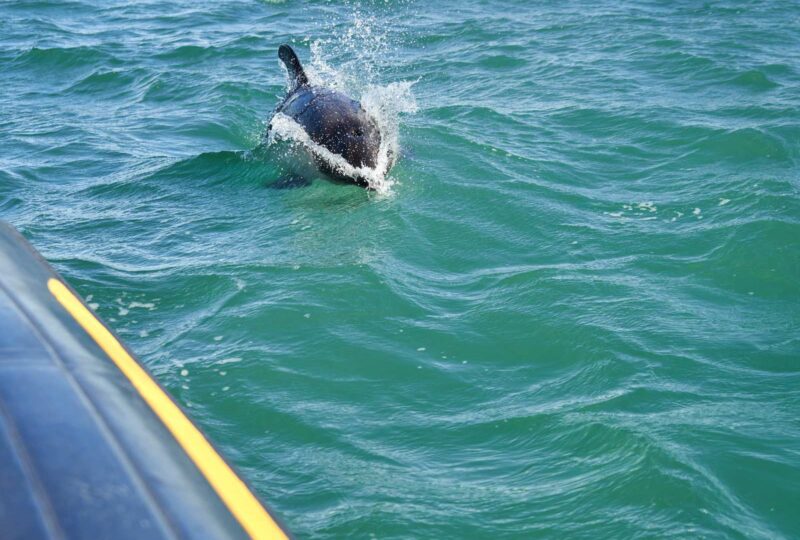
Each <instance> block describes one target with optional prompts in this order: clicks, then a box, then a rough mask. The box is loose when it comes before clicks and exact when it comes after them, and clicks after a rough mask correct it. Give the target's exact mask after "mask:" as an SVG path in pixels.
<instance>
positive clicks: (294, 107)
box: [278, 86, 381, 167]
mask: <svg viewBox="0 0 800 540" xmlns="http://www.w3.org/2000/svg"><path fill="white" fill-rule="evenodd" d="M278 111H279V112H281V113H283V114H285V115H286V116H289V117H290V118H292V119H293V120H294V121H295V122H297V123H298V124H300V125H301V126H303V129H304V130H305V131H306V133H307V134H308V136H309V137H310V138H311V140H312V141H314V142H315V143H317V144H320V145H322V146H324V147H326V148H327V149H328V150H330V151H331V152H333V153H335V154H339V155H343V156H345V157H350V156H353V157H354V158H355V157H356V156H357V157H358V158H360V159H358V161H359V162H358V163H353V164H354V165H356V166H359V167H361V166H368V167H374V166H375V161H376V159H375V158H376V157H377V156H376V150H377V148H378V147H379V146H380V140H381V139H380V131H379V130H378V127H377V125H376V124H375V122H374V121H373V120H372V119H371V118H370V117H369V115H367V113H366V112H365V111H364V109H362V107H361V104H360V103H359V102H358V101H356V100H354V99H351V98H349V97H347V96H345V95H344V94H341V93H339V92H336V91H334V90H329V89H327V88H320V87H315V86H301V87H300V88H298V89H296V90H295V91H294V92H292V93H291V94H290V95H289V96H288V97H287V98H286V100H285V101H284V102H283V104H282V105H281V107H280V108H279V109H278Z"/></svg>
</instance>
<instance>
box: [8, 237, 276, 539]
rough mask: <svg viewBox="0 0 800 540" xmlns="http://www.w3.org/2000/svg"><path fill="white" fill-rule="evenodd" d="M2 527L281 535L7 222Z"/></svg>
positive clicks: (62, 534) (24, 532) (126, 535)
mask: <svg viewBox="0 0 800 540" xmlns="http://www.w3.org/2000/svg"><path fill="white" fill-rule="evenodd" d="M0 537H2V538H3V539H17V538H18V539H26V540H27V539H38V538H47V539H51V538H57V539H60V538H69V539H73V538H74V539H92V540H94V539H98V538H109V539H114V540H123V539H134V538H135V539H173V538H186V539H201V538H203V539H205V538H209V539H210V538H286V537H287V534H286V533H285V531H284V530H283V529H282V528H281V527H280V526H279V525H277V524H276V522H275V520H274V519H273V518H272V516H270V514H269V513H268V512H267V511H266V510H265V509H264V507H263V505H262V504H261V503H260V502H259V501H258V500H257V499H256V498H255V497H254V496H253V494H252V492H251V491H250V489H249V488H248V487H247V486H246V485H245V484H244V483H243V482H242V481H241V480H240V479H239V477H238V476H237V475H236V473H234V472H233V470H232V469H231V468H230V467H229V466H228V465H227V463H226V462H225V461H224V460H223V459H222V458H221V457H220V456H219V454H218V453H217V452H216V451H215V450H214V448H213V447H212V446H211V445H210V444H209V443H208V441H207V440H206V438H205V437H204V436H203V435H202V433H201V432H200V431H198V430H197V428H196V427H195V426H194V425H193V424H192V423H191V421H190V420H188V418H187V417H186V416H185V415H184V414H183V412H182V411H181V409H180V408H179V407H178V406H177V405H176V404H175V402H174V401H173V400H172V399H171V398H170V397H169V396H168V394H167V393H166V392H165V391H164V390H163V389H162V388H161V387H160V386H158V384H157V383H155V381H154V380H153V379H152V378H151V377H150V376H149V375H148V373H147V371H146V370H144V368H142V366H141V365H140V364H139V363H138V362H137V361H136V360H135V359H134V358H133V356H132V355H131V354H130V353H129V352H128V351H127V350H126V349H125V348H124V347H123V346H122V345H120V343H119V340H118V339H117V338H116V337H115V336H114V335H113V333H111V332H110V331H109V330H108V329H107V328H106V327H105V326H104V325H103V324H102V323H101V322H99V321H98V319H97V318H96V316H95V315H93V314H92V312H91V311H90V310H89V309H88V308H87V307H86V306H85V305H84V304H83V302H82V301H81V300H80V299H79V297H78V296H77V294H76V293H74V292H73V291H72V290H71V289H70V288H69V287H67V286H66V285H64V283H63V282H62V281H61V279H60V278H59V276H58V275H57V274H56V273H55V271H54V270H53V269H52V268H50V267H49V266H48V265H47V263H45V262H44V260H43V259H42V258H41V257H40V256H39V255H38V254H37V253H36V252H35V250H34V249H33V248H32V247H31V246H30V245H29V244H28V243H27V242H26V241H25V240H24V239H23V238H22V236H20V235H19V234H18V233H17V232H16V231H15V230H14V229H13V228H12V227H10V226H9V225H7V224H5V223H3V222H0Z"/></svg>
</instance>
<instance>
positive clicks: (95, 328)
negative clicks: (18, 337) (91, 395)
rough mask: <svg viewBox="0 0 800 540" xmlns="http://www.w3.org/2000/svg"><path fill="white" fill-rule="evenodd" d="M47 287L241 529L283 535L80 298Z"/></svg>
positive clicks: (266, 538) (263, 537)
mask: <svg viewBox="0 0 800 540" xmlns="http://www.w3.org/2000/svg"><path fill="white" fill-rule="evenodd" d="M47 288H48V289H49V290H50V292H51V293H52V295H53V296H54V297H55V298H56V300H57V301H58V302H59V303H60V304H61V305H62V306H63V307H64V309H66V310H67V312H69V313H70V315H72V317H73V318H74V319H75V321H76V322H77V323H78V324H79V325H80V326H81V327H82V328H83V329H84V330H85V331H86V332H87V333H88V334H89V335H90V336H91V337H92V339H93V340H94V341H95V342H96V343H97V345H99V346H100V348H101V349H103V351H105V353H106V354H107V355H108V356H109V358H111V360H112V361H113V362H114V364H116V366H117V367H118V368H119V370H120V371H121V372H122V373H123V374H124V375H125V377H127V379H128V380H129V381H130V382H131V384H132V385H133V386H134V388H135V389H136V391H137V392H138V393H139V394H140V395H141V397H142V398H143V399H144V401H145V402H146V403H147V404H148V405H149V406H150V408H151V409H152V410H153V412H154V413H155V414H156V415H157V416H158V418H159V419H160V420H161V422H163V423H164V425H165V426H166V427H167V429H168V430H169V431H170V432H171V433H172V435H173V436H174V437H175V440H176V441H177V442H178V444H180V446H181V447H182V448H183V450H184V451H185V452H186V454H187V455H188V456H189V458H190V459H191V460H192V461H193V462H194V464H195V465H196V466H197V468H198V469H199V470H200V472H201V473H202V474H203V476H204V477H205V478H206V480H208V482H209V484H211V487H212V488H213V489H214V491H216V493H217V494H218V495H219V497H220V499H222V501H223V503H224V504H225V506H227V508H228V510H230V512H231V513H232V514H233V516H234V517H235V518H236V520H237V521H238V522H239V524H240V525H241V526H242V528H243V529H244V530H245V531H246V532H247V534H249V535H250V537H251V538H253V539H257V540H274V539H287V538H288V537H287V536H286V534H285V533H284V532H283V530H282V529H281V528H280V527H279V526H278V524H277V523H276V522H275V521H274V520H273V519H272V517H271V516H270V515H269V513H268V512H267V511H266V509H265V508H264V507H263V506H262V504H261V503H260V502H259V501H258V499H256V497H255V496H254V495H253V493H252V492H251V491H250V489H249V488H248V487H247V485H246V484H245V483H244V482H243V481H242V480H241V479H240V478H239V477H238V476H237V475H236V473H235V472H233V470H232V469H231V468H230V466H229V465H228V464H227V463H226V462H225V460H223V459H222V457H220V455H219V454H218V453H217V452H216V450H214V447H213V446H211V444H210V443H209V442H208V440H207V439H206V438H205V437H204V436H203V434H202V433H201V432H200V430H199V429H197V427H195V425H194V424H193V423H192V422H191V420H189V419H188V418H187V417H186V415H184V414H183V412H182V411H181V409H180V408H179V407H178V406H177V405H176V404H175V402H173V401H172V399H171V398H170V397H169V396H168V395H167V394H166V392H164V390H162V389H161V387H160V386H159V385H158V384H157V383H156V382H155V381H154V380H153V379H152V378H151V377H150V375H149V374H148V373H147V372H146V371H145V370H144V368H142V366H141V365H139V363H138V362H137V361H136V360H134V359H133V357H131V355H130V354H128V352H127V351H126V350H125V348H124V347H123V346H122V345H121V344H120V342H119V341H118V340H117V339H116V338H115V337H114V335H113V334H112V333H111V332H110V331H109V330H108V329H107V328H106V327H105V326H104V325H103V324H102V323H101V322H100V321H99V320H98V319H97V318H96V317H95V316H94V315H93V314H92V312H91V311H89V309H88V308H87V307H86V306H84V305H83V302H81V301H80V300H79V299H78V297H76V296H75V294H73V293H72V291H71V290H70V289H69V288H68V287H67V286H66V285H64V284H63V283H62V282H61V281H59V280H57V279H55V278H50V279H49V280H48V282H47Z"/></svg>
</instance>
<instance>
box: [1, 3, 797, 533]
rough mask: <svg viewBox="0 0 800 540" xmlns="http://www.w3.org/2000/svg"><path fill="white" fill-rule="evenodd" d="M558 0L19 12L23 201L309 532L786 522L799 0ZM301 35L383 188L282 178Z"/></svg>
mask: <svg viewBox="0 0 800 540" xmlns="http://www.w3.org/2000/svg"><path fill="white" fill-rule="evenodd" d="M554 5H557V4H542V5H537V4H534V3H529V2H499V1H497V0H485V1H481V0H467V1H465V2H459V3H457V4H456V3H452V4H450V5H449V7H448V6H446V5H445V4H440V3H437V2H433V3H428V2H405V3H384V2H373V3H364V4H358V3H352V2H351V3H345V4H337V3H331V2H293V1H289V2H285V3H275V4H273V3H266V2H256V1H251V2H247V1H231V2H214V3H195V2H177V3H176V2H141V3H139V2H136V3H128V2H124V3H116V2H113V3H112V2H91V1H87V0H80V1H71V2H55V1H53V2H51V1H45V0H40V1H24V2H18V1H10V2H8V1H7V2H3V3H0V74H2V76H0V148H1V149H2V151H1V152H0V217H2V218H3V219H5V220H8V221H10V222H11V223H12V224H14V225H15V226H17V227H18V228H20V229H21V231H22V232H23V233H24V235H25V236H26V237H27V238H28V239H30V240H31V241H32V242H33V244H34V245H35V246H36V247H37V248H38V249H39V250H41V252H42V253H43V254H44V255H45V257H46V258H47V259H48V260H49V261H50V262H51V263H52V264H53V265H54V266H55V267H56V268H57V269H58V270H59V271H60V272H62V274H63V275H64V277H65V278H66V279H67V281H69V282H70V284H72V285H73V286H75V287H76V288H77V290H78V291H79V292H80V293H81V294H82V295H83V296H84V297H85V298H87V300H88V301H89V302H90V303H91V304H92V305H93V306H95V309H96V311H97V312H98V313H99V314H100V315H101V316H102V317H103V318H104V319H105V320H106V321H107V322H108V323H109V324H110V325H111V326H112V327H113V328H114V329H116V331H117V332H118V333H119V335H120V336H122V338H123V339H124V340H125V341H126V342H127V343H128V344H129V345H130V346H131V348H132V349H133V350H134V351H136V352H137V353H138V355H139V356H140V357H141V359H142V361H143V362H144V363H145V364H146V365H147V366H148V367H149V368H150V370H151V371H152V372H153V373H154V374H155V376H156V377H157V378H158V379H159V381H160V382H161V383H163V384H164V385H165V386H166V388H167V389H168V390H169V391H170V392H171V393H172V394H173V395H174V396H175V397H176V398H177V400H178V401H179V402H180V403H181V404H183V405H184V406H185V407H186V408H187V409H188V410H189V412H190V414H191V415H192V416H193V418H195V419H196V421H197V422H198V423H199V424H200V425H201V426H202V428H204V430H205V431H206V432H207V433H208V435H209V437H210V438H211V439H212V440H213V441H214V442H215V443H216V444H217V445H218V446H219V447H220V448H221V449H222V450H223V451H224V452H225V454H226V455H227V456H229V457H230V459H231V460H232V462H233V463H235V465H237V467H238V468H239V470H240V471H241V472H242V474H243V475H244V476H245V477H246V478H247V480H248V481H249V482H250V483H251V484H252V486H254V488H255V490H256V491H257V492H258V493H259V495H261V496H262V498H263V499H264V500H266V501H267V502H268V503H269V504H270V505H271V506H272V507H273V508H274V509H275V511H276V513H277V514H278V515H279V516H281V518H282V519H283V520H284V521H285V522H286V524H287V526H288V528H289V529H290V530H292V531H293V532H294V533H295V534H296V535H297V536H298V537H299V538H369V537H373V536H374V537H377V538H476V539H477V538H598V537H599V538H664V537H676V538H694V537H704V538H796V537H798V536H800V364H799V362H800V30H799V29H800V22H799V21H800V5H799V4H797V3H796V2H793V1H775V2H769V3H760V2H707V3H702V2H679V3H674V5H665V4H662V3H658V2H652V3H646V2H641V3H639V2H636V3H631V2H622V3H620V2H576V3H572V4H570V7H554ZM282 42H291V43H293V44H294V45H295V46H296V48H297V50H298V52H299V53H300V55H301V57H302V58H303V59H304V60H307V61H308V62H309V66H310V70H312V71H313V72H314V73H316V74H317V75H318V76H320V77H321V78H323V79H325V78H327V79H328V80H330V81H334V82H336V81H338V84H341V87H342V88H344V89H345V90H347V91H349V92H351V93H353V94H354V95H356V96H359V95H361V94H362V93H364V92H367V91H369V90H370V89H375V88H378V89H380V88H388V86H387V85H390V84H391V83H401V82H406V83H413V84H412V85H411V87H410V90H409V93H410V95H405V99H411V100H412V101H414V102H416V112H406V113H404V114H402V115H401V116H400V120H399V134H400V135H399V144H400V146H401V148H402V152H401V155H400V159H399V160H398V162H397V164H396V166H395V167H394V169H393V170H392V171H391V173H390V177H389V178H388V179H387V180H389V181H392V182H394V185H393V186H392V188H391V189H390V190H389V192H388V193H370V192H367V191H365V190H362V189H360V188H358V187H355V186H343V185H337V184H333V183H331V182H328V181H326V180H324V179H322V178H314V179H313V181H312V182H311V184H310V185H308V186H305V187H297V188H295V189H274V188H275V185H274V182H276V181H277V180H279V177H280V176H281V174H282V172H281V171H282V169H281V166H280V165H279V164H278V163H276V159H275V155H274V153H270V152H269V151H267V152H264V151H258V150H257V151H255V152H253V151H252V150H253V149H254V148H255V147H256V146H258V145H259V143H260V142H261V140H262V136H263V133H264V129H265V124H264V122H265V120H266V119H267V118H268V116H269V113H270V111H271V110H272V108H273V107H274V106H275V104H276V103H277V102H278V100H279V99H280V97H281V95H282V94H283V91H284V85H285V79H284V75H283V72H282V70H281V68H280V65H279V63H278V60H277V54H276V50H277V47H278V45H279V44H280V43H282ZM385 99H386V103H394V102H395V101H397V99H398V98H397V96H396V95H394V94H391V92H390V93H388V94H387V95H386V97H385ZM411 109H413V107H412V108H410V109H408V110H409V111H410V110H411Z"/></svg>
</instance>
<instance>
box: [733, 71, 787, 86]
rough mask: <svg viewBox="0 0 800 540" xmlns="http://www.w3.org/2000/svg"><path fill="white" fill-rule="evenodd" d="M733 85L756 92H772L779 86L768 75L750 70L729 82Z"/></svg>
mask: <svg viewBox="0 0 800 540" xmlns="http://www.w3.org/2000/svg"><path fill="white" fill-rule="evenodd" d="M729 82H730V83H731V84H735V85H738V86H743V87H746V88H750V89H752V90H754V91H765V90H771V89H772V88H775V87H777V86H778V84H777V83H775V82H773V81H771V80H770V79H769V78H767V76H766V74H765V73H764V72H763V71H760V70H755V69H753V70H749V71H745V72H744V73H741V74H740V75H737V76H736V77H734V78H733V79H731V80H730V81H729Z"/></svg>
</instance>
